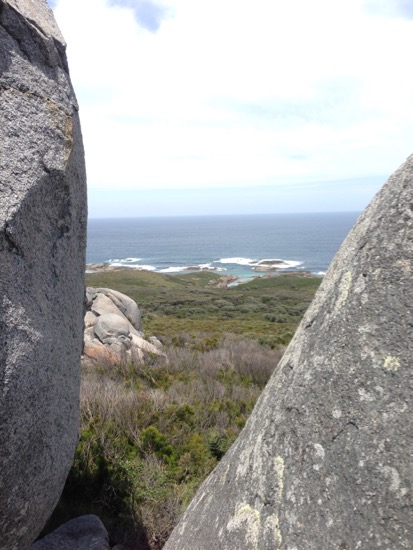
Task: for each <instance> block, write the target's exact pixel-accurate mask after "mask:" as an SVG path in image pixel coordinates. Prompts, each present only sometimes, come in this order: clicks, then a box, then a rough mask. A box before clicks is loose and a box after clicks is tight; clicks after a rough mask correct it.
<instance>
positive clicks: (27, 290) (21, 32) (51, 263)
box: [0, 0, 86, 550]
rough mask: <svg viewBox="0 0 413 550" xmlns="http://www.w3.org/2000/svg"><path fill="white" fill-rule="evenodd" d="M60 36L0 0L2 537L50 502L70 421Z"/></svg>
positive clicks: (79, 182) (78, 278) (67, 126)
mask: <svg viewBox="0 0 413 550" xmlns="http://www.w3.org/2000/svg"><path fill="white" fill-rule="evenodd" d="M77 110H78V108H77V104H76V99H75V96H74V93H73V90H72V87H71V84H70V80H69V75H68V69H67V61H66V57H65V44H64V41H63V39H62V37H61V35H60V32H59V30H58V29H57V26H56V24H55V22H54V19H53V14H52V12H51V11H50V10H49V8H48V7H47V4H46V2H45V1H44V0H1V1H0V197H1V200H0V548H1V549H7V550H13V549H16V550H17V549H18V550H22V549H24V548H27V547H28V546H29V544H30V543H31V541H32V540H33V539H34V538H35V537H36V536H37V535H38V533H39V532H40V530H41V529H42V527H43V525H44V523H45V521H46V520H47V518H48V516H49V515H50V514H51V512H52V510H53V508H54V506H55V504H56V502H57V500H58V498H59V496H60V492H61V490H62V488H63V485H64V482H65V479H66V475H67V473H68V471H69V469H70V466H71V462H72V457H73V452H74V448H75V444H76V440H77V433H78V400H79V360H80V354H81V350H82V325H83V294H84V266H85V257H84V256H85V241H86V238H85V233H86V189H85V167H84V155H83V146H82V138H81V132H80V126H79V118H78V113H77Z"/></svg>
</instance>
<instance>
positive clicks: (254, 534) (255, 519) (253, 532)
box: [227, 504, 261, 550]
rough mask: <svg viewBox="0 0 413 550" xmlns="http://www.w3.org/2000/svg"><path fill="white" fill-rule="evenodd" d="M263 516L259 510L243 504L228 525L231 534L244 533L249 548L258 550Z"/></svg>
mask: <svg viewBox="0 0 413 550" xmlns="http://www.w3.org/2000/svg"><path fill="white" fill-rule="evenodd" d="M260 526H261V516H260V513H259V511H258V510H256V509H255V508H253V507H252V506H250V505H249V504H242V505H241V506H240V507H239V508H238V509H237V511H236V512H235V514H234V515H233V517H232V518H231V519H230V520H229V522H228V523H227V529H228V531H229V532H230V533H232V532H234V531H243V535H242V536H243V539H244V540H245V542H246V546H247V548H251V549H254V550H258V542H259V535H260Z"/></svg>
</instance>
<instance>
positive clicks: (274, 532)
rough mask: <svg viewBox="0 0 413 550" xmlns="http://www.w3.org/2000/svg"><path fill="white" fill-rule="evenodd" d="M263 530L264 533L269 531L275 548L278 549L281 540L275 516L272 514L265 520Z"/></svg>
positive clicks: (278, 524) (278, 523)
mask: <svg viewBox="0 0 413 550" xmlns="http://www.w3.org/2000/svg"><path fill="white" fill-rule="evenodd" d="M264 529H265V531H268V530H270V532H271V537H272V538H273V540H274V543H275V548H280V546H281V543H282V540H283V538H282V535H281V530H280V522H279V519H278V515H277V514H273V515H272V516H269V517H268V518H267V519H266V521H265V526H264Z"/></svg>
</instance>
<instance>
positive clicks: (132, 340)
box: [83, 287, 165, 364]
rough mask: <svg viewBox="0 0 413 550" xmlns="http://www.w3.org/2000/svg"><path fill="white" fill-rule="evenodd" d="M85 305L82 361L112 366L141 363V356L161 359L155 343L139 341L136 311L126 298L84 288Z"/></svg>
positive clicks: (132, 301)
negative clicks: (134, 362) (121, 363)
mask: <svg viewBox="0 0 413 550" xmlns="http://www.w3.org/2000/svg"><path fill="white" fill-rule="evenodd" d="M86 302H87V311H86V314H85V319H84V325H85V331H84V348H83V355H84V358H85V360H86V361H93V362H95V361H104V362H105V363H106V364H107V363H109V364H115V363H119V362H125V361H126V362H127V361H137V362H142V361H143V360H144V357H145V354H154V355H158V356H165V355H164V353H163V351H162V344H161V343H160V342H159V340H157V339H156V342H153V343H151V342H148V341H146V340H145V339H144V338H143V332H142V321H141V315H140V312H139V308H138V305H137V304H136V302H135V301H134V300H132V299H131V298H129V296H126V295H125V294H122V293H121V292H118V291H116V290H111V289H109V288H93V287H87V289H86Z"/></svg>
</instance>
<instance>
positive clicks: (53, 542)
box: [30, 514, 109, 550]
mask: <svg viewBox="0 0 413 550" xmlns="http://www.w3.org/2000/svg"><path fill="white" fill-rule="evenodd" d="M30 550H109V535H108V532H107V531H106V529H105V526H104V525H103V523H102V522H101V521H100V519H99V518H98V517H97V516H94V515H92V514H91V515H88V516H80V517H78V518H75V519H72V520H71V521H68V522H67V523H64V524H63V525H61V526H60V527H59V528H58V529H55V531H53V532H52V533H50V535H47V536H46V537H43V538H42V539H39V540H38V541H36V542H35V543H34V544H32V545H31V547H30Z"/></svg>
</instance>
